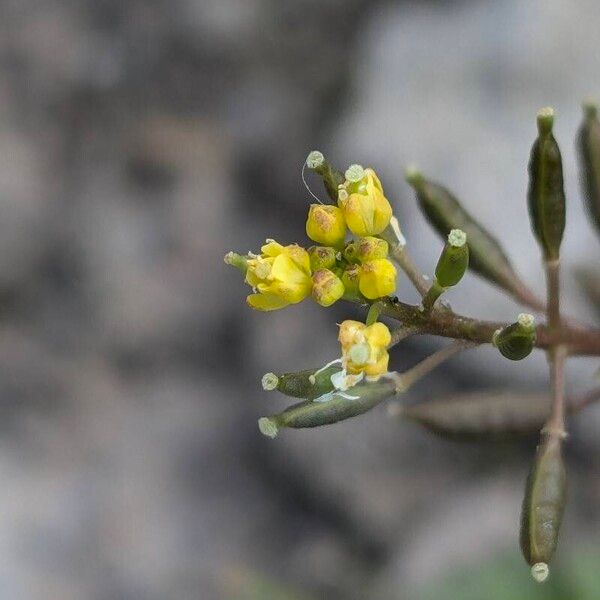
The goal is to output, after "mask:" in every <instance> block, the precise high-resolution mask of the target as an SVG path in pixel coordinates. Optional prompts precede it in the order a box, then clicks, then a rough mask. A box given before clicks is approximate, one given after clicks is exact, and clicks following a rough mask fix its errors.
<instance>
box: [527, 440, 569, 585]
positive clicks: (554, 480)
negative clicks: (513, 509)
mask: <svg viewBox="0 0 600 600" xmlns="http://www.w3.org/2000/svg"><path fill="white" fill-rule="evenodd" d="M561 446H562V439H561V438H560V437H559V436H555V435H545V436H544V439H543V440H542V442H541V443H540V445H539V446H538V448H537V451H536V454H535V459H534V461H533V465H532V468H531V471H530V473H529V477H528V478H527V484H526V486H525V498H524V500H523V508H522V512H521V533H520V543H521V550H522V551H523V556H524V557H525V560H526V561H527V562H528V563H529V564H530V565H531V566H532V569H531V574H532V576H533V577H534V579H536V581H539V582H542V581H544V580H545V579H546V577H547V576H548V563H549V562H550V559H551V558H552V555H553V554H554V551H555V550H556V545H557V543H558V532H559V529H560V523H561V520H562V516H563V512H564V508H565V503H566V498H567V473H566V470H565V465H564V461H563V457H562V449H561Z"/></svg>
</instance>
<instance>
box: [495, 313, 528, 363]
mask: <svg viewBox="0 0 600 600" xmlns="http://www.w3.org/2000/svg"><path fill="white" fill-rule="evenodd" d="M535 339H536V334H535V319H534V318H533V315H529V314H526V313H521V314H520V315H519V317H518V319H517V322H516V323H513V324H512V325H508V326H507V327H504V329H498V331H496V333H494V337H493V339H492V344H494V346H496V348H498V350H500V354H502V356H504V357H505V358H508V359H510V360H523V359H524V358H525V357H527V356H529V355H530V354H531V351H532V350H533V347H534V346H535Z"/></svg>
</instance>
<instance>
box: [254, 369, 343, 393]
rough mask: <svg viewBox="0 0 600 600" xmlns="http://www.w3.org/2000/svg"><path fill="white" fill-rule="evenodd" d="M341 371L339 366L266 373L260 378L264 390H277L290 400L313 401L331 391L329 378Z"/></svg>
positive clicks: (331, 384)
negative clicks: (289, 397)
mask: <svg viewBox="0 0 600 600" xmlns="http://www.w3.org/2000/svg"><path fill="white" fill-rule="evenodd" d="M341 370H342V367H341V365H340V364H337V363H336V364H335V365H330V366H328V367H326V368H324V369H306V370H304V371H297V372H296V373H284V374H283V375H275V373H266V374H265V375H264V376H263V378H262V386H263V389H265V390H269V391H270V390H277V391H279V392H281V393H282V394H285V395H286V396H291V397H292V398H304V399H310V400H312V399H314V398H318V397H319V396H321V395H323V394H326V393H327V392H330V391H331V390H333V383H331V376H332V375H333V374H335V373H337V372H339V371H341Z"/></svg>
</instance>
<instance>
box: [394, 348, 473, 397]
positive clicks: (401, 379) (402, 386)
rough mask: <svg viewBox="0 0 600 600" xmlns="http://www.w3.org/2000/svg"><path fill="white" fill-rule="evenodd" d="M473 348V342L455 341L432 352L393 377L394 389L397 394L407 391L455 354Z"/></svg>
mask: <svg viewBox="0 0 600 600" xmlns="http://www.w3.org/2000/svg"><path fill="white" fill-rule="evenodd" d="M475 346H477V344H476V343H473V342H465V341H463V340H455V341H454V342H453V343H452V344H450V345H449V346H446V347H445V348H442V349H441V350H438V351H437V352H434V353H433V354H432V355H431V356H428V357H427V358H426V359H424V360H422V361H421V362H420V363H418V364H417V365H415V366H414V367H412V368H411V369H408V371H404V373H400V374H398V375H397V376H396V377H395V381H396V389H397V391H398V393H401V392H405V391H406V390H408V389H409V388H410V387H411V386H412V385H413V384H414V383H415V382H416V381H418V380H419V379H421V378H423V377H424V376H425V375H427V374H428V373H429V372H430V371H433V369H435V368H436V367H437V366H439V365H441V364H442V363H443V362H445V361H447V360H448V359H449V358H451V357H452V356H454V355H455V354H458V353H459V352H461V351H463V350H466V349H467V348H474V347H475Z"/></svg>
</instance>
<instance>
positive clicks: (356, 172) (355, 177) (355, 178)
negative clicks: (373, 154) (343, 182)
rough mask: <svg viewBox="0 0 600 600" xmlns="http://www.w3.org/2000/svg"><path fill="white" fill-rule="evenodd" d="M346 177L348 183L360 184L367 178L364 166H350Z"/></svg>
mask: <svg viewBox="0 0 600 600" xmlns="http://www.w3.org/2000/svg"><path fill="white" fill-rule="evenodd" d="M345 175H346V179H347V180H348V181H350V182H352V183H358V182H359V181H360V180H361V179H362V178H363V177H364V176H365V170H364V168H363V166H362V165H350V166H349V167H348V168H347V169H346V173H345Z"/></svg>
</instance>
